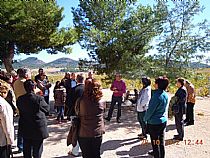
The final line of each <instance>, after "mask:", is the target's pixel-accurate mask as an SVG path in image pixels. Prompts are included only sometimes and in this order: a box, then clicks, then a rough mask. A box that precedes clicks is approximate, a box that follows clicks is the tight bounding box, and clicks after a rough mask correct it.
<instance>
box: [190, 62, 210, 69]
mask: <svg viewBox="0 0 210 158" xmlns="http://www.w3.org/2000/svg"><path fill="white" fill-rule="evenodd" d="M190 68H194V69H198V68H210V65H208V64H203V63H200V62H192V63H190Z"/></svg>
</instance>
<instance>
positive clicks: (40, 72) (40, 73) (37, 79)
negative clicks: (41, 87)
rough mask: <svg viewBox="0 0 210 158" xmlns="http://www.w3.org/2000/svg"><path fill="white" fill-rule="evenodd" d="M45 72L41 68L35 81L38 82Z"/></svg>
mask: <svg viewBox="0 0 210 158" xmlns="http://www.w3.org/2000/svg"><path fill="white" fill-rule="evenodd" d="M43 73H44V69H43V68H39V70H38V75H36V76H35V82H38V81H39V80H40V79H41V76H42V74H43ZM46 79H47V80H48V77H47V76H46Z"/></svg>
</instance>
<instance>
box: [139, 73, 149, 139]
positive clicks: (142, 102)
mask: <svg viewBox="0 0 210 158" xmlns="http://www.w3.org/2000/svg"><path fill="white" fill-rule="evenodd" d="M141 81H142V84H143V88H142V89H141V90H140V92H139V96H138V99H137V117H138V121H139V123H140V125H141V128H142V134H139V135H138V136H139V138H140V139H145V138H147V134H146V125H145V122H144V116H145V113H146V111H147V108H148V105H149V101H150V98H151V86H150V85H151V80H150V78H148V77H143V78H142V79H141Z"/></svg>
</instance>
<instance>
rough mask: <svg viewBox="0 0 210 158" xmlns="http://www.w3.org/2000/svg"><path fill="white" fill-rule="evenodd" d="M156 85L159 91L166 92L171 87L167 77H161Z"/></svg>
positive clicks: (156, 80) (157, 79)
mask: <svg viewBox="0 0 210 158" xmlns="http://www.w3.org/2000/svg"><path fill="white" fill-rule="evenodd" d="M155 83H156V84H157V85H158V89H161V90H166V88H167V87H168V85H169V79H168V78H167V77H163V76H160V77H158V78H156V79H155Z"/></svg>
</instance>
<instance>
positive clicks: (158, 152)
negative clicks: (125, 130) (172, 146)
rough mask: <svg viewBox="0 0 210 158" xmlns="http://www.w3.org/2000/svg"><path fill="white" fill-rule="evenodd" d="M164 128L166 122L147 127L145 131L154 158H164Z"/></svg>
mask: <svg viewBox="0 0 210 158" xmlns="http://www.w3.org/2000/svg"><path fill="white" fill-rule="evenodd" d="M165 128H166V122H165V123H162V124H158V125H152V124H148V125H147V129H148V132H149V135H150V138H151V144H152V149H153V152H154V158H164V157H165V140H164V133H165Z"/></svg>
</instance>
